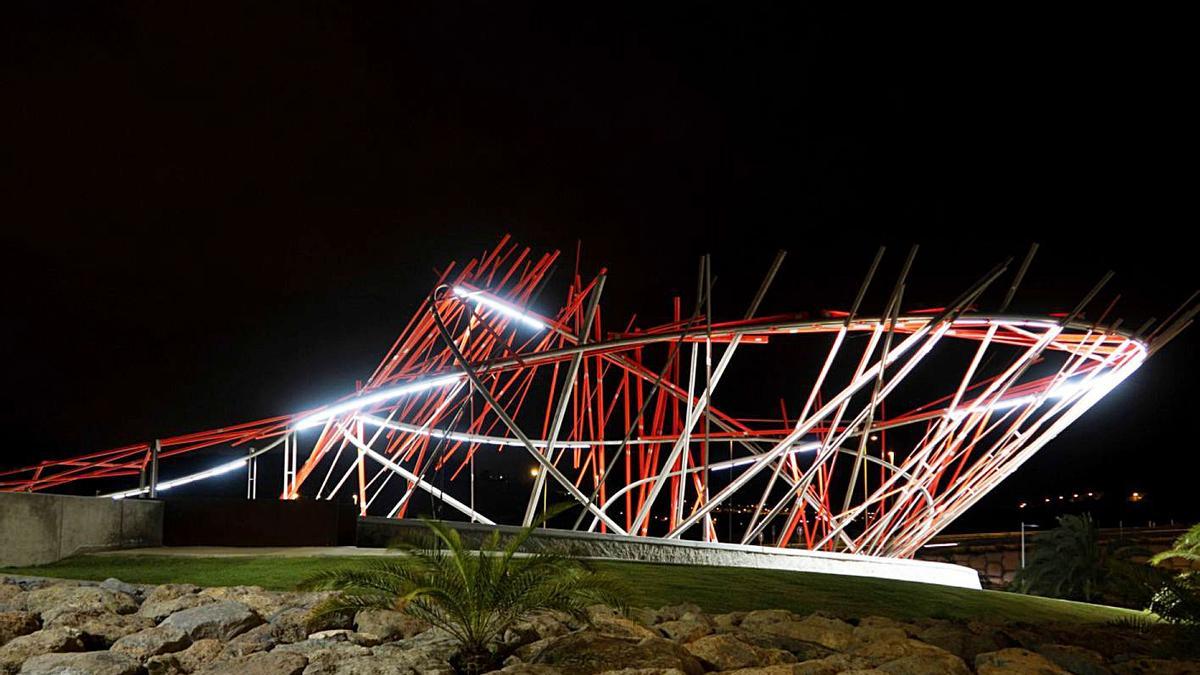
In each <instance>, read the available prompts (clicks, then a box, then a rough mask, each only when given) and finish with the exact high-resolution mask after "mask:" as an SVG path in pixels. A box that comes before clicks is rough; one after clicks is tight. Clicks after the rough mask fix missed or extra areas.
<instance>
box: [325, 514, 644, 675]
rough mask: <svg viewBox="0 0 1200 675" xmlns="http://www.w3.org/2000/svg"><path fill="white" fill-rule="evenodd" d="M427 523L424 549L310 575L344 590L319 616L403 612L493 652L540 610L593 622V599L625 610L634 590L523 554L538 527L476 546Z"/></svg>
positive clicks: (571, 563)
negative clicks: (513, 628) (514, 628)
mask: <svg viewBox="0 0 1200 675" xmlns="http://www.w3.org/2000/svg"><path fill="white" fill-rule="evenodd" d="M548 515H549V514H548ZM426 526H427V527H428V529H429V533H430V540H429V542H428V543H427V544H426V545H424V546H418V545H414V544H411V543H406V544H401V545H399V546H397V547H395V548H396V549H397V550H396V553H397V555H395V556H390V557H387V558H381V559H378V560H371V561H367V562H364V563H362V564H361V565H359V566H356V567H354V568H337V569H332V570H328V571H325V572H322V573H319V574H316V575H314V576H313V577H311V578H310V579H308V580H307V581H306V582H305V583H304V584H303V585H304V586H305V587H307V588H312V589H326V590H338V591H340V592H339V593H338V594H336V595H333V596H331V597H330V598H328V599H327V600H325V601H324V602H322V603H321V604H320V605H318V607H317V608H316V609H315V610H314V613H329V612H342V611H346V612H351V611H358V610H361V609H376V608H378V609H398V610H402V611H404V612H407V613H408V614H410V615H412V616H414V617H416V618H418V619H421V620H423V621H425V622H427V623H429V624H430V625H432V626H436V627H438V628H441V629H443V630H445V631H446V632H447V633H449V634H450V635H452V636H454V638H455V639H456V640H458V641H459V643H460V645H461V650H462V652H463V653H466V654H470V655H473V657H479V656H480V655H481V654H489V653H490V654H493V655H494V654H495V650H496V649H498V645H499V642H500V639H501V638H502V637H503V635H504V632H505V631H506V630H507V629H508V628H509V627H510V626H512V625H513V624H514V623H516V622H518V621H521V620H523V619H527V618H529V617H531V616H533V615H535V614H538V613H543V612H551V611H555V612H563V613H565V614H567V615H569V616H572V617H574V618H576V619H579V620H587V611H586V610H587V608H588V607H589V606H590V605H593V604H597V603H604V604H609V605H613V606H615V607H617V608H618V609H620V610H622V611H624V610H625V597H626V596H627V592H626V590H625V588H624V587H623V586H622V585H621V584H620V583H619V582H617V581H616V580H615V579H612V578H610V577H607V576H605V575H603V574H600V573H597V572H595V571H593V570H592V569H591V568H590V567H589V566H588V565H586V564H584V563H583V562H581V561H579V560H577V559H574V558H570V557H567V556H565V555H562V554H560V553H558V552H555V551H548V550H542V551H537V552H533V553H522V552H521V549H522V548H523V547H524V545H525V543H526V542H527V541H528V539H529V537H530V535H531V534H532V533H533V530H534V527H528V528H523V529H522V530H521V531H519V532H518V533H516V534H514V535H511V536H509V537H507V538H506V539H502V538H501V536H500V534H499V533H498V532H495V531H493V532H492V533H490V534H489V535H488V536H486V537H484V538H483V539H482V540H481V541H480V543H479V545H478V547H477V548H476V549H475V550H469V549H468V548H467V546H466V545H464V543H463V540H462V536H461V535H460V534H459V532H458V531H457V530H455V529H454V528H452V527H450V526H449V525H447V524H445V523H442V522H437V521H426ZM476 660H478V659H477V658H476ZM486 660H487V659H484V661H486Z"/></svg>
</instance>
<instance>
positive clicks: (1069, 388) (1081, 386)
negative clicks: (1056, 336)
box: [950, 375, 1110, 419]
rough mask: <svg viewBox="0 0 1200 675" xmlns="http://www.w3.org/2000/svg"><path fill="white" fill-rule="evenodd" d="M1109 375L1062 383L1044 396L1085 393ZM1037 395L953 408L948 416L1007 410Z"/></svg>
mask: <svg viewBox="0 0 1200 675" xmlns="http://www.w3.org/2000/svg"><path fill="white" fill-rule="evenodd" d="M1109 377H1110V376H1109V375H1101V376H1100V377H1096V378H1093V379H1092V380H1091V381H1087V382H1072V383H1066V384H1062V385H1060V386H1057V387H1055V388H1053V389H1051V390H1050V391H1049V392H1048V393H1047V394H1046V396H1045V397H1046V399H1052V398H1067V397H1070V396H1074V395H1075V394H1078V393H1081V392H1082V393H1086V392H1088V391H1091V390H1093V389H1096V388H1098V387H1103V386H1105V385H1106V384H1107V381H1108V378H1109ZM1038 397H1039V395H1038V394H1030V395H1028V396H1017V397H1015V398H1006V399H1003V400H1001V401H996V402H994V403H990V404H988V405H982V406H971V407H969V408H963V409H959V410H955V411H954V412H952V413H950V416H951V417H952V418H953V419H959V418H962V417H964V416H966V415H969V414H971V413H975V412H980V411H985V410H988V411H993V412H994V411H996V410H1009V409H1011V408H1019V407H1021V406H1024V405H1030V404H1033V403H1036V402H1037V400H1038Z"/></svg>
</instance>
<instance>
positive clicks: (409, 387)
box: [292, 373, 463, 429]
mask: <svg viewBox="0 0 1200 675" xmlns="http://www.w3.org/2000/svg"><path fill="white" fill-rule="evenodd" d="M462 378H463V375H462V373H458V374H455V375H445V376H443V377H435V378H432V379H429V380H418V381H417V382H410V383H408V384H404V385H401V386H399V387H390V388H388V389H380V390H379V391H376V392H372V393H370V394H368V395H366V396H361V397H359V398H356V399H352V400H350V401H346V402H345V403H340V404H338V405H335V406H333V407H331V408H326V409H325V410H322V411H320V412H316V413H313V414H311V415H309V416H308V417H305V418H303V419H300V420H298V421H297V422H296V423H295V424H293V425H292V428H293V429H307V428H309V427H315V426H317V425H318V424H324V423H325V422H326V421H327V420H329V419H331V418H333V417H337V416H338V415H341V414H342V413H348V412H352V411H354V410H359V409H361V408H365V407H367V406H369V405H374V404H376V403H382V402H384V401H387V400H390V399H393V398H399V397H401V396H405V395H407V394H415V393H417V392H420V391H425V390H427V389H435V388H437V387H444V386H446V385H448V384H453V383H455V382H458V381H459V380H461V379H462Z"/></svg>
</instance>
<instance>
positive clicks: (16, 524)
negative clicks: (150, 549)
mask: <svg viewBox="0 0 1200 675" xmlns="http://www.w3.org/2000/svg"><path fill="white" fill-rule="evenodd" d="M162 533H163V505H162V502H156V501H148V500H141V499H120V500H114V499H109V498H107V497H69V496H65V495H47V494H34V493H23V492H21V493H18V492H0V566H16V565H43V564H46V563H51V562H54V561H56V560H61V559H63V558H66V557H67V556H71V555H75V554H76V553H85V552H87V551H102V550H111V549H119V548H136V547H139V546H161V545H162Z"/></svg>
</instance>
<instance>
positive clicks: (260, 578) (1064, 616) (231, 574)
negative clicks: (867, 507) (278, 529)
mask: <svg viewBox="0 0 1200 675" xmlns="http://www.w3.org/2000/svg"><path fill="white" fill-rule="evenodd" d="M359 560H361V559H359V558H353V557H350V558H330V557H268V556H263V557H256V556H245V557H243V556H237V557H219V558H218V557H212V558H201V557H175V556H121V555H112V556H108V555H105V556H95V555H93V556H88V555H84V556H76V557H73V558H67V559H66V560H61V561H59V562H56V563H53V564H50V565H44V566H41V567H25V568H7V569H0V574H27V575H34V576H47V577H60V578H68V579H91V580H102V579H107V578H109V577H116V578H118V579H121V580H123V581H129V582H133V583H147V584H161V583H194V584H199V585H202V586H236V585H254V586H262V587H264V588H270V589H276V590H290V589H294V588H295V587H296V585H297V584H298V583H299V582H300V581H301V580H303V579H305V578H306V577H308V576H311V575H312V574H314V573H315V572H318V571H320V570H324V569H329V568H330V567H337V566H344V565H354V564H356V562H357V561H359ZM595 565H596V567H598V568H600V569H602V570H604V571H607V572H609V573H611V574H613V575H614V576H617V577H619V578H621V579H623V580H625V582H626V583H627V585H628V586H629V587H630V589H631V594H632V597H631V598H630V600H631V602H632V604H634V605H642V606H647V607H661V606H663V605H670V604H677V603H681V602H694V603H696V604H698V605H700V606H701V607H703V608H704V609H706V610H708V611H710V612H729V611H734V610H751V609H768V608H783V609H790V610H792V611H794V612H800V613H807V612H813V611H816V610H821V611H825V612H829V613H831V614H836V615H840V616H846V617H863V616H871V615H879V616H889V617H893V618H897V619H909V618H922V617H933V618H943V619H952V618H953V619H985V620H992V621H1025V622H1030V623H1040V622H1050V621H1062V622H1103V621H1110V620H1113V619H1119V618H1122V617H1129V616H1141V614H1140V613H1139V612H1134V611H1131V610H1126V609H1118V608H1115V607H1105V606H1102V605H1089V604H1084V603H1080V602H1067V601H1065V600H1052V599H1049V598H1038V597H1033V596H1028V595H1019V594H1016V593H1001V592H998V591H972V590H966V589H961V588H950V587H947V586H934V585H931V584H918V583H912V582H906V581H892V580H888V579H872V578H863V577H847V576H836V575H831V574H810V573H804V572H785V571H781V570H755V569H745V568H733V567H684V566H678V565H657V564H650V563H634V562H615V561H605V562H598V563H595Z"/></svg>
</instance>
